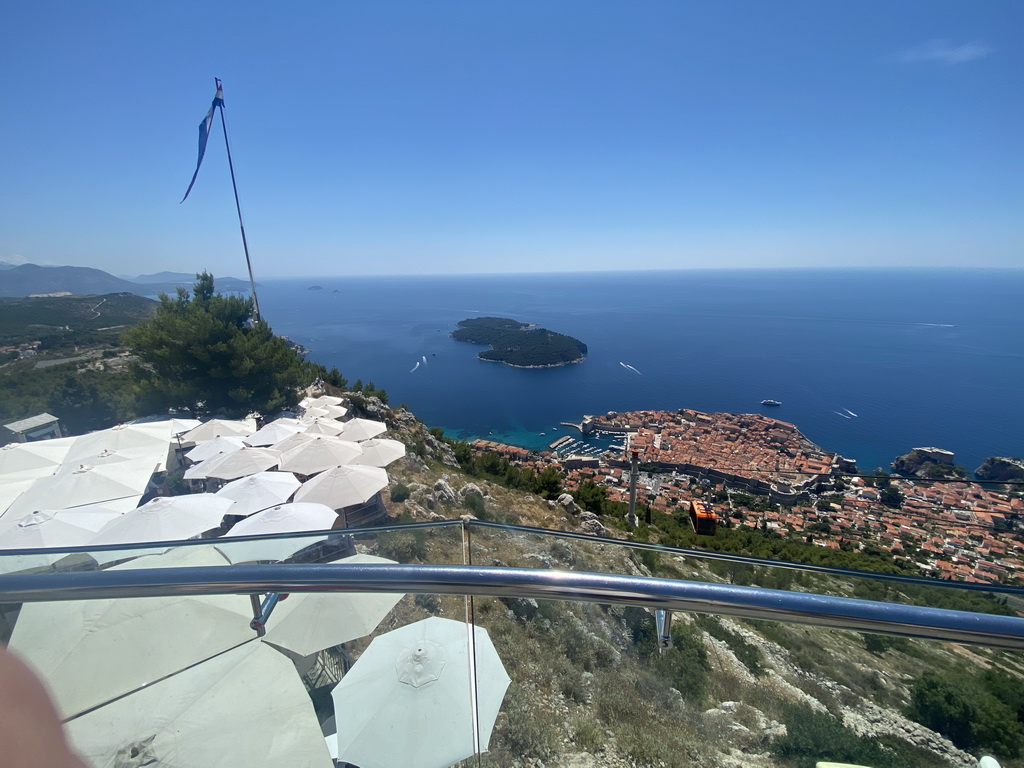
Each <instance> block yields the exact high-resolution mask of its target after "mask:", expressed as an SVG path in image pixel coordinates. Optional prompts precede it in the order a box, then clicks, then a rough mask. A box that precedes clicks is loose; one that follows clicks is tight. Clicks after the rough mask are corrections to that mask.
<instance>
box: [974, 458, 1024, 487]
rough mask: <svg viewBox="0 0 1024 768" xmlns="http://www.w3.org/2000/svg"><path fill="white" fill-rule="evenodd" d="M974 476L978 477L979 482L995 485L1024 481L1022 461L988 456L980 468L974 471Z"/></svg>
mask: <svg viewBox="0 0 1024 768" xmlns="http://www.w3.org/2000/svg"><path fill="white" fill-rule="evenodd" d="M974 474H975V475H977V476H978V479H979V480H987V481H991V482H995V483H1006V482H1009V481H1011V480H1024V460H1022V459H1008V458H1005V457H1003V456H989V457H988V458H987V459H985V461H984V463H983V464H982V465H981V466H980V467H978V468H977V469H976V470H974Z"/></svg>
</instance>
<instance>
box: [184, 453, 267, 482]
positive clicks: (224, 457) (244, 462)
mask: <svg viewBox="0 0 1024 768" xmlns="http://www.w3.org/2000/svg"><path fill="white" fill-rule="evenodd" d="M280 460H281V454H280V452H279V451H275V450H274V449H273V448H250V447H249V446H246V447H244V448H240V449H238V450H237V451H232V452H231V453H224V454H220V455H218V456H214V457H213V458H212V459H207V460H206V461H202V462H200V463H199V464H196V465H195V466H194V467H189V468H188V469H187V470H186V471H185V475H184V477H185V479H186V480H196V479H200V478H207V477H213V478H216V479H218V480H237V479H238V478H240V477H246V476H247V475H255V474H256V473H257V472H264V471H266V470H268V469H270V468H271V467H276V466H277V464H278V462H279V461H280Z"/></svg>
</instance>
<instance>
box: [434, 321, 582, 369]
mask: <svg viewBox="0 0 1024 768" xmlns="http://www.w3.org/2000/svg"><path fill="white" fill-rule="evenodd" d="M458 326H459V327H458V328H457V329H456V330H455V331H453V332H452V338H453V339H455V340H456V341H468V342H470V343H471V344H488V345H490V347H491V348H490V349H486V350H484V351H483V352H481V353H480V354H478V355H477V357H479V358H480V359H481V360H491V361H494V362H498V363H505V364H506V365H511V366H513V367H515V368H553V367H556V366H559V365H569V364H570V363H579V362H582V361H583V359H584V358H585V357H586V356H587V345H586V344H584V343H583V342H582V341H580V340H579V339H574V338H573V337H572V336H566V335H565V334H562V333H555V332H554V331H549V330H548V329H547V328H538V327H537V326H536V325H533V324H531V323H521V322H519V321H518V320H511V319H509V318H507V317H473V318H469V319H468V320H463V321H462V322H460V323H458Z"/></svg>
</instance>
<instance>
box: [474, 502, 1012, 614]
mask: <svg viewBox="0 0 1024 768" xmlns="http://www.w3.org/2000/svg"><path fill="white" fill-rule="evenodd" d="M641 533H642V530H641ZM469 535H470V537H471V540H472V546H471V547H470V552H471V553H472V556H473V563H474V564H476V565H507V566H514V567H520V568H551V569H556V570H576V571H594V572H602V573H620V574H625V575H643V576H657V577H660V578H669V579H684V580H691V581H702V582H712V583H722V584H736V585H740V586H755V587H765V588H768V589H780V590H787V591H795V592H807V593H816V594H825V595H834V596H837V597H854V598H860V599H865V600H881V601H884V602H892V603H902V604H908V605H922V606H931V607H939V608H950V609H954V610H963V611H975V612H983V613H995V614H1002V615H1013V614H1014V613H1015V612H1016V611H1018V610H1022V609H1024V588H1021V587H1013V586H1005V585H997V584H985V585H981V584H968V583H964V582H951V581H943V580H939V579H931V578H924V577H911V576H905V575H901V574H891V573H872V572H869V571H858V570H853V569H843V568H836V567H832V566H821V565H814V564H807V563H799V562H777V561H768V560H765V559H763V558H756V557H750V556H748V555H740V554H732V553H723V552H713V551H702V550H699V549H683V548H678V547H668V546H662V545H659V544H652V543H649V542H646V541H633V540H628V539H613V538H607V537H603V536H591V535H587V534H580V533H569V532H560V531H550V530H544V529H536V528H523V527H518V526H505V525H500V524H495V523H488V522H473V523H472V524H471V525H470V526H469Z"/></svg>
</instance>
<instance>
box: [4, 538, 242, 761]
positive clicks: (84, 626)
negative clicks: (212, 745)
mask: <svg viewBox="0 0 1024 768" xmlns="http://www.w3.org/2000/svg"><path fill="white" fill-rule="evenodd" d="M226 564H227V560H226V559H225V558H224V556H223V555H221V554H220V553H219V552H216V551H215V550H214V549H213V548H212V547H195V546H193V547H180V548H178V549H174V550H171V551H170V552H168V553H167V554H163V555H149V556H147V557H140V558H137V559H135V560H132V561H130V562H128V563H123V564H121V565H116V566H114V567H113V568H111V569H110V570H133V569H138V568H173V567H181V566H206V565H209V566H218V565H226ZM251 619H252V608H251V605H250V602H249V598H248V597H246V596H244V595H216V596H210V597H187V596H176V597H140V598H120V599H116V600H72V601H61V602H49V603H26V604H25V605H24V606H23V607H22V609H21V614H20V616H19V617H18V622H17V624H15V627H14V633H13V635H12V637H11V643H10V648H11V650H13V651H15V652H16V653H18V654H19V655H20V656H21V657H22V658H23V659H25V660H26V661H27V662H28V663H29V664H30V665H31V666H32V667H33V669H35V670H36V671H37V672H38V673H39V674H40V675H41V676H42V677H43V679H44V680H46V683H47V686H48V688H49V689H50V691H51V694H52V696H53V698H54V702H55V704H56V705H57V709H58V711H59V712H60V714H61V716H62V718H69V717H72V716H74V715H77V714H79V713H81V712H84V711H86V710H88V709H91V708H92V707H96V706H99V705H101V704H104V703H106V702H108V701H110V700H111V699H114V698H115V697H118V696H122V695H124V694H126V693H129V692H131V691H134V690H136V689H137V688H140V687H142V686H145V685H148V684H150V683H152V682H154V681H156V680H160V679H161V678H163V677H165V676H167V675H170V674H173V673H175V672H177V671H179V670H181V669H184V668H185V667H188V666H190V665H192V664H195V663H197V662H199V661H202V660H203V659H208V658H210V657H211V656H214V655H215V654H217V653H220V652H222V651H225V650H227V649H228V648H232V647H234V646H236V645H238V644H240V643H244V642H246V641H247V640H250V639H252V637H253V632H252V630H251V629H250V628H249V621H250V620H251ZM146 714H148V713H146ZM196 764H203V765H206V764H207V763H206V762H204V761H200V763H196Z"/></svg>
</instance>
